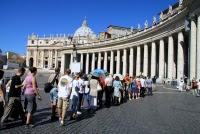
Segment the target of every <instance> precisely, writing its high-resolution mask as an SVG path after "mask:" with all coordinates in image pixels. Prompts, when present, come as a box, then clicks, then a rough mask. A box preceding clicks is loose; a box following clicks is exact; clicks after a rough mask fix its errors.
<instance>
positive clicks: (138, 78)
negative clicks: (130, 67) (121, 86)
mask: <svg viewBox="0 0 200 134" xmlns="http://www.w3.org/2000/svg"><path fill="white" fill-rule="evenodd" d="M136 84H137V92H136V93H137V96H138V97H136V99H139V98H140V92H141V91H140V90H141V82H140V77H139V76H138V77H137V79H136Z"/></svg>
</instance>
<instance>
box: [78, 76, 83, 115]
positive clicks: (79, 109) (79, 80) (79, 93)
mask: <svg viewBox="0 0 200 134" xmlns="http://www.w3.org/2000/svg"><path fill="white" fill-rule="evenodd" d="M82 75H83V74H82V73H79V79H78V84H79V91H78V98H79V100H78V109H77V114H78V115H79V114H81V106H82V104H83V93H84V81H83V79H82Z"/></svg>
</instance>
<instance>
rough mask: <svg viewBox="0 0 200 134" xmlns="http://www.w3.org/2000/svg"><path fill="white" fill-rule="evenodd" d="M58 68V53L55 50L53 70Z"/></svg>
mask: <svg viewBox="0 0 200 134" xmlns="http://www.w3.org/2000/svg"><path fill="white" fill-rule="evenodd" d="M57 67H58V51H57V50H56V49H55V68H57Z"/></svg>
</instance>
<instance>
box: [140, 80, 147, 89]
mask: <svg viewBox="0 0 200 134" xmlns="http://www.w3.org/2000/svg"><path fill="white" fill-rule="evenodd" d="M140 82H141V87H146V81H145V79H143V78H141V79H140Z"/></svg>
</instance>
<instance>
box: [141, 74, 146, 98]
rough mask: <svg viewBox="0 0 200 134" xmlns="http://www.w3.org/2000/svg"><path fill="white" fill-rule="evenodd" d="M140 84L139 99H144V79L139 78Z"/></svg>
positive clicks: (142, 77)
mask: <svg viewBox="0 0 200 134" xmlns="http://www.w3.org/2000/svg"><path fill="white" fill-rule="evenodd" d="M140 82H141V89H140V97H144V96H145V88H146V77H144V76H141V78H140Z"/></svg>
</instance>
